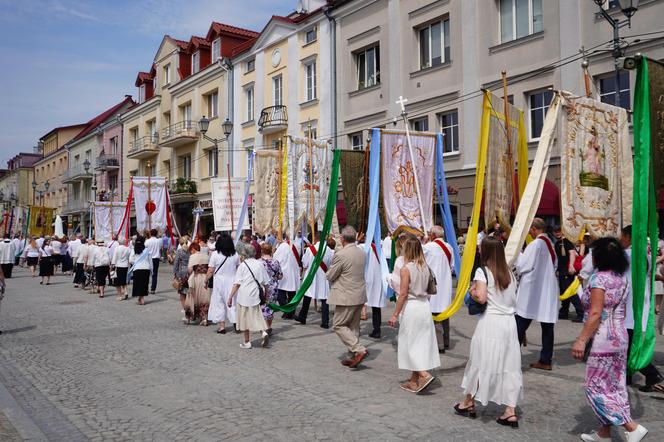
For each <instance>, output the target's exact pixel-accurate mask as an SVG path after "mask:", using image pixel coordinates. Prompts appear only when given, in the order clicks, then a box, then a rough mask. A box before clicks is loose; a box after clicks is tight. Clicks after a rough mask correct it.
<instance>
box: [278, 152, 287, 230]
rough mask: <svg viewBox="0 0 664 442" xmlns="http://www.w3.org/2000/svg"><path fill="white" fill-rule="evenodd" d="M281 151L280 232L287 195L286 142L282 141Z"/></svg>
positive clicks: (282, 225)
mask: <svg viewBox="0 0 664 442" xmlns="http://www.w3.org/2000/svg"><path fill="white" fill-rule="evenodd" d="M282 153H283V158H282V160H281V187H280V189H279V233H280V234H281V233H282V232H283V231H284V216H285V215H286V199H287V196H288V143H284V147H283V151H282ZM279 239H281V238H279Z"/></svg>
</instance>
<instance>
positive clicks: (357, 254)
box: [325, 226, 369, 368]
mask: <svg viewBox="0 0 664 442" xmlns="http://www.w3.org/2000/svg"><path fill="white" fill-rule="evenodd" d="M356 237H357V232H356V231H355V229H354V228H353V227H352V226H346V227H344V228H343V230H342V231H341V245H342V247H341V248H340V249H339V250H335V253H334V258H333V259H332V265H331V266H330V268H329V269H328V271H327V273H326V275H325V277H326V278H327V280H328V281H330V284H331V286H332V287H331V290H330V296H329V300H328V303H330V304H333V305H334V306H335V308H334V324H333V328H334V332H335V333H336V334H337V336H339V339H341V342H343V343H344V344H345V345H346V347H347V348H348V350H349V351H350V352H351V353H352V354H353V357H352V358H350V359H344V360H343V361H341V364H342V365H344V366H346V367H350V368H355V367H357V366H358V365H359V363H360V362H362V360H363V359H364V358H366V357H367V355H368V354H369V352H368V351H367V349H366V348H365V347H364V346H363V345H362V344H360V316H361V314H362V305H364V303H365V302H367V294H366V285H365V281H364V263H365V252H364V250H362V249H360V248H359V247H357V246H356V245H355V241H356Z"/></svg>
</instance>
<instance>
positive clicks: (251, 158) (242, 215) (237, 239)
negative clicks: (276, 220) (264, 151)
mask: <svg viewBox="0 0 664 442" xmlns="http://www.w3.org/2000/svg"><path fill="white" fill-rule="evenodd" d="M255 156H256V152H254V151H253V150H252V151H251V153H250V154H249V160H248V163H247V180H246V181H245V183H244V202H243V203H242V210H241V211H240V219H239V221H238V223H237V229H236V231H235V245H236V246H237V244H238V243H239V242H240V240H241V239H242V226H243V225H244V219H245V218H246V216H247V212H248V209H249V187H250V185H251V180H252V179H253V174H254V157H255ZM231 204H233V202H232V201H231Z"/></svg>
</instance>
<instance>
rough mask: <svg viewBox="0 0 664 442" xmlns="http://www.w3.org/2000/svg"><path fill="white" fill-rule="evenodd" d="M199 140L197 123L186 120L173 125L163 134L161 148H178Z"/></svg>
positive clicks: (163, 131)
mask: <svg viewBox="0 0 664 442" xmlns="http://www.w3.org/2000/svg"><path fill="white" fill-rule="evenodd" d="M197 139H198V131H197V130H196V122H195V121H192V120H184V121H180V122H179V123H175V124H171V125H170V126H168V127H167V128H165V129H164V130H162V132H161V143H160V145H161V146H164V147H178V146H182V145H183V144H188V143H191V142H194V141H196V140H197Z"/></svg>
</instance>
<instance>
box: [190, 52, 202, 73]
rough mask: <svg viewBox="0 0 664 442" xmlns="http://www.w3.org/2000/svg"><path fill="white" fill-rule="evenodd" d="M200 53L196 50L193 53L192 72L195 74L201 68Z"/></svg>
mask: <svg viewBox="0 0 664 442" xmlns="http://www.w3.org/2000/svg"><path fill="white" fill-rule="evenodd" d="M199 59H200V55H199V53H198V51H196V52H194V53H193V54H191V73H192V75H193V74H195V73H196V72H198V71H199V70H200V67H201V65H200V63H199Z"/></svg>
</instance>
